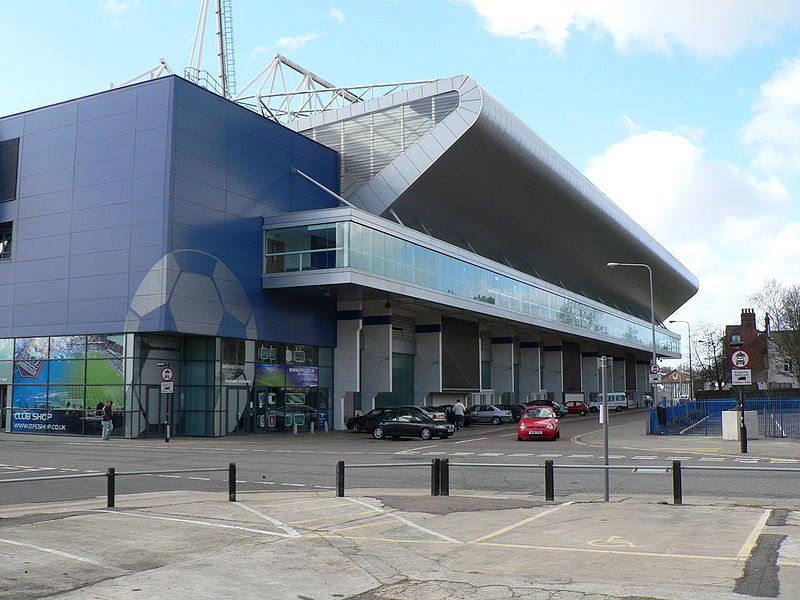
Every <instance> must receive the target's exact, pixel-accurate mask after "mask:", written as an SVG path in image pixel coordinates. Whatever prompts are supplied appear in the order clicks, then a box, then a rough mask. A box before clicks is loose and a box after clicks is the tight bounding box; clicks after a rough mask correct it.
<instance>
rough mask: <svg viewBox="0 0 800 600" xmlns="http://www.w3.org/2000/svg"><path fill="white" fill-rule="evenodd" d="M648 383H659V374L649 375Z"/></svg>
mask: <svg viewBox="0 0 800 600" xmlns="http://www.w3.org/2000/svg"><path fill="white" fill-rule="evenodd" d="M649 381H650V383H661V373H650V380H649Z"/></svg>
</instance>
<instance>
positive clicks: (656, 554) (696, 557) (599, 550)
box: [470, 542, 739, 562]
mask: <svg viewBox="0 0 800 600" xmlns="http://www.w3.org/2000/svg"><path fill="white" fill-rule="evenodd" d="M470 543H474V544H475V545H476V546H494V547H496V548H520V549H523V550H545V551H548V552H555V551H559V550H560V551H563V552H591V553H595V554H624V555H628V556H650V557H653V558H685V559H690V560H713V561H726V562H738V561H739V558H738V557H736V556H705V555H702V554H666V553H661V552H637V551H634V550H613V549H605V548H565V547H561V546H534V545H530V544H500V543H496V542H470Z"/></svg>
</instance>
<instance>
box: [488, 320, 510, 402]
mask: <svg viewBox="0 0 800 600" xmlns="http://www.w3.org/2000/svg"><path fill="white" fill-rule="evenodd" d="M492 332H493V333H494V334H496V335H493V336H492V387H493V388H494V401H495V402H496V403H498V404H507V403H512V402H513V400H512V394H511V393H512V392H513V391H514V337H513V336H512V332H511V331H510V330H497V329H494V330H492Z"/></svg>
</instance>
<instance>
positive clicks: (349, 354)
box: [333, 302, 363, 429]
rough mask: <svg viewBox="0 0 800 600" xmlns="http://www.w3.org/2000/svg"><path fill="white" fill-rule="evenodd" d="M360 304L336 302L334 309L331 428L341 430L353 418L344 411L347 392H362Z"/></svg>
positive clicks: (361, 314)
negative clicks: (332, 409) (334, 332)
mask: <svg viewBox="0 0 800 600" xmlns="http://www.w3.org/2000/svg"><path fill="white" fill-rule="evenodd" d="M362 316H363V313H362V310H361V302H339V304H338V305H337V307H336V348H334V349H333V384H334V391H333V406H334V411H333V414H334V422H333V427H334V429H344V424H345V421H346V420H347V419H348V418H349V417H351V416H352V414H346V413H350V412H351V411H349V410H348V411H346V410H345V402H344V398H345V395H346V394H347V393H348V392H358V391H360V390H361V383H360V382H361V362H360V356H359V335H360V333H361V318H362Z"/></svg>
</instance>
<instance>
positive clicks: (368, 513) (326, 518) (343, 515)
mask: <svg viewBox="0 0 800 600" xmlns="http://www.w3.org/2000/svg"><path fill="white" fill-rule="evenodd" d="M348 506H352V505H348ZM364 515H373V516H374V515H375V513H374V512H373V511H371V510H367V511H364V512H357V513H342V514H341V515H338V516H340V517H343V518H348V519H350V518H353V517H362V516H364ZM330 518H331V515H323V516H321V517H314V518H312V519H303V520H302V521H289V523H288V524H289V525H305V524H306V523H314V522H316V521H325V520H328V519H330Z"/></svg>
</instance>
